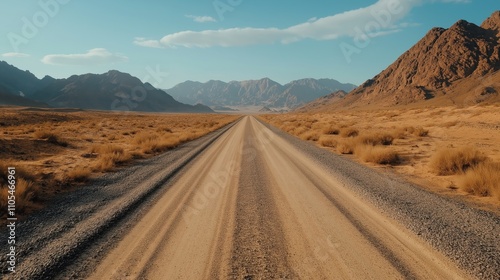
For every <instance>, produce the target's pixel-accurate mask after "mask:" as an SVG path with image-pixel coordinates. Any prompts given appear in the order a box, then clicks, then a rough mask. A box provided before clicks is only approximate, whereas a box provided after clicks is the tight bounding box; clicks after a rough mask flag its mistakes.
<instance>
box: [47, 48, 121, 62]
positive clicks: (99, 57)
mask: <svg viewBox="0 0 500 280" xmlns="http://www.w3.org/2000/svg"><path fill="white" fill-rule="evenodd" d="M127 60H128V58H127V57H126V56H123V55H121V54H113V53H110V52H109V51H108V50H106V49H103V48H97V49H92V50H89V51H88V52H87V53H83V54H51V55H46V56H44V57H43V58H42V62H43V63H45V64H54V65H99V64H109V63H115V62H123V61H127Z"/></svg>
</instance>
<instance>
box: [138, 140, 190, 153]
mask: <svg viewBox="0 0 500 280" xmlns="http://www.w3.org/2000/svg"><path fill="white" fill-rule="evenodd" d="M180 142H181V140H180V139H179V138H178V137H175V136H172V137H164V138H157V139H155V140H151V141H148V142H143V143H142V145H141V151H142V152H143V153H145V154H151V153H160V152H164V151H166V150H168V149H173V148H175V147H177V146H178V145H179V144H180Z"/></svg>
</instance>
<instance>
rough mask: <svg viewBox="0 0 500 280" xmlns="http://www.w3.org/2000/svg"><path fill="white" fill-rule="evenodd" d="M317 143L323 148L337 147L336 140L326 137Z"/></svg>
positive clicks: (322, 137)
mask: <svg viewBox="0 0 500 280" xmlns="http://www.w3.org/2000/svg"><path fill="white" fill-rule="evenodd" d="M318 143H319V144H320V145H321V146H323V147H330V148H335V147H336V146H337V140H335V139H333V138H332V137H328V136H321V137H320V138H319V140H318Z"/></svg>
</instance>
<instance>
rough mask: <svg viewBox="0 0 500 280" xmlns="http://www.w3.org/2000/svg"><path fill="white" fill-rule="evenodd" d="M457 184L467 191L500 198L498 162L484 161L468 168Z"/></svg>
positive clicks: (499, 164)
mask: <svg viewBox="0 0 500 280" xmlns="http://www.w3.org/2000/svg"><path fill="white" fill-rule="evenodd" d="M459 186H460V188H462V189H463V190H464V191H466V192H468V193H471V194H474V195H479V196H494V197H496V198H497V199H498V200H500V163H493V162H485V163H482V164H479V165H477V166H476V167H474V168H470V169H469V170H467V172H466V173H465V175H464V176H463V177H462V180H461V181H460V183H459Z"/></svg>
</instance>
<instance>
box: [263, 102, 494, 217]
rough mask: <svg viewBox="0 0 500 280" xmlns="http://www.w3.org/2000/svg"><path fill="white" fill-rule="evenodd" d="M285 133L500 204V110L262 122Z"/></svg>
mask: <svg viewBox="0 0 500 280" xmlns="http://www.w3.org/2000/svg"><path fill="white" fill-rule="evenodd" d="M261 118H262V119H263V120H264V121H266V122H268V123H270V124H272V125H274V126H277V127H279V128H280V129H282V130H284V131H286V132H288V133H290V134H292V135H295V136H297V137H300V138H302V139H304V140H309V141H314V142H315V143H316V144H317V145H319V146H322V147H324V148H326V149H329V150H330V151H332V152H335V153H338V154H343V155H345V156H348V157H351V158H353V159H354V160H356V161H359V162H361V163H363V164H367V165H369V166H372V167H375V168H382V169H390V170H393V171H395V172H396V173H399V174H402V175H404V176H405V177H407V178H408V179H409V180H410V181H413V182H415V183H417V184H419V185H421V186H423V187H425V188H428V189H430V190H432V191H435V192H438V193H444V194H449V195H453V196H460V197H465V198H466V199H467V200H469V201H474V202H476V203H479V204H480V205H485V206H491V205H493V206H494V208H495V207H496V206H498V205H500V203H499V202H500V110H499V107H498V106H476V107H468V108H457V107H441V108H429V109H421V108H419V109H388V110H375V111H346V112H335V113H314V114H313V113H310V114H283V115H276V114H275V115H262V116H261Z"/></svg>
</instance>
